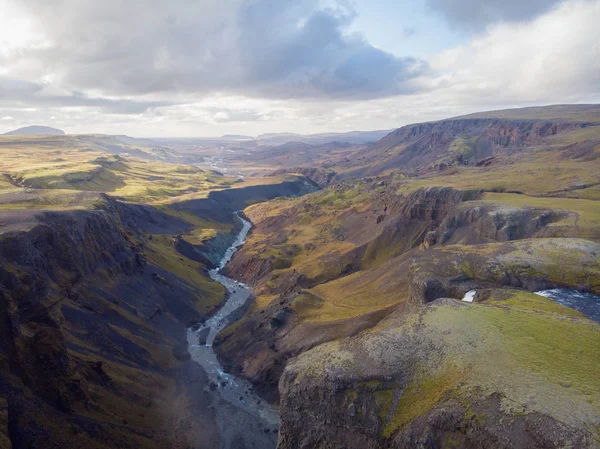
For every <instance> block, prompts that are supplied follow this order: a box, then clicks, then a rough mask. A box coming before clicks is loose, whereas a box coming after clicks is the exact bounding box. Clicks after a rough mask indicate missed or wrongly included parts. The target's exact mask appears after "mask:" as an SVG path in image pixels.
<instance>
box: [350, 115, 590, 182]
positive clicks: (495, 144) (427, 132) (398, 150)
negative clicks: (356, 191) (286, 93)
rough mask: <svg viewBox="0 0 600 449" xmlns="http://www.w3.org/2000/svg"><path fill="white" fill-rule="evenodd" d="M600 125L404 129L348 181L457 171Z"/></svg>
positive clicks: (459, 124) (472, 122) (453, 123)
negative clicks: (394, 173)
mask: <svg viewBox="0 0 600 449" xmlns="http://www.w3.org/2000/svg"><path fill="white" fill-rule="evenodd" d="M589 127H595V128H596V129H599V128H598V125H597V123H586V122H572V121H568V120H547V121H544V120H535V119H529V120H527V119H520V120H511V119H499V118H472V119H466V118H465V119H453V120H443V121H439V122H430V123H419V124H415V125H408V126H404V127H402V128H399V129H397V130H395V131H393V132H391V133H390V134H388V135H387V136H386V137H384V138H383V139H381V140H380V141H379V142H377V143H375V144H373V145H371V146H370V147H368V148H366V149H365V150H363V151H362V152H359V153H357V155H356V159H355V161H354V162H351V163H349V164H348V165H347V167H345V168H344V170H343V171H344V173H343V174H341V175H340V176H341V177H343V178H352V177H359V176H369V175H377V174H382V173H387V172H389V171H390V170H393V169H400V170H403V171H406V172H423V171H427V170H431V169H436V170H439V169H443V168H445V167H449V166H452V165H469V164H472V165H475V164H476V163H478V162H479V161H482V160H485V159H487V158H490V157H493V156H498V155H510V154H513V153H518V152H523V151H530V149H531V148H532V147H534V146H536V145H541V144H546V145H547V144H548V139H549V138H551V137H554V136H557V135H562V134H566V133H570V132H574V131H577V130H582V129H585V128H589Z"/></svg>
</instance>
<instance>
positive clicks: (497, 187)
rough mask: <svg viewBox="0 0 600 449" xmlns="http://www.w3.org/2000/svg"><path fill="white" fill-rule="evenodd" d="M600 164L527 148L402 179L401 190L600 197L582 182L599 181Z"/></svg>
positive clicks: (404, 192)
mask: <svg viewBox="0 0 600 449" xmlns="http://www.w3.org/2000/svg"><path fill="white" fill-rule="evenodd" d="M597 167H598V164H597V163H596V161H587V160H584V159H583V158H581V159H573V158H569V157H565V156H564V155H563V153H562V152H561V151H559V150H558V149H557V151H551V150H549V149H548V148H537V149H536V148H528V149H527V151H523V152H518V153H515V154H511V155H498V156H496V157H495V159H494V160H493V163H492V164H491V165H489V166H485V167H477V166H472V165H469V166H464V165H459V166H453V167H449V168H447V169H445V170H442V171H434V172H430V173H426V174H423V175H422V176H420V177H409V178H405V179H404V180H401V179H400V178H398V180H399V181H402V182H400V184H399V186H398V193H400V194H406V193H410V192H412V191H414V190H416V189H418V188H420V187H430V186H449V187H454V188H456V189H459V190H486V191H497V192H507V191H518V192H522V193H524V194H526V195H530V196H542V195H548V196H554V197H556V196H561V195H563V193H561V192H569V196H572V197H574V198H579V197H580V196H579V195H585V196H582V197H586V198H589V197H590V196H592V198H590V199H600V197H595V196H593V195H590V193H589V192H587V193H586V192H580V191H579V190H578V189H579V186H582V185H593V184H596V183H598V182H600V179H599V178H598V174H597V173H598V170H597Z"/></svg>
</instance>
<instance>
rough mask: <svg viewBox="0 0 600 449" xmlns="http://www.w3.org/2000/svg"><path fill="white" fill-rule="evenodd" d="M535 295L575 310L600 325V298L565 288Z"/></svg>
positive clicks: (543, 291) (544, 291)
mask: <svg viewBox="0 0 600 449" xmlns="http://www.w3.org/2000/svg"><path fill="white" fill-rule="evenodd" d="M535 293H536V294H537V295H541V296H545V297H546V298H550V299H551V300H553V301H556V302H557V303H559V304H562V305H563V306H567V307H570V308H571V309H575V310H577V311H579V312H581V313H583V314H584V315H585V316H587V317H588V318H589V319H591V320H594V321H597V322H598V323H600V296H597V295H594V294H592V293H585V292H580V291H578V290H572V289H565V288H556V289H553V290H542V291H539V292H535Z"/></svg>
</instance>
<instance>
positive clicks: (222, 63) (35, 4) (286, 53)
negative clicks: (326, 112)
mask: <svg viewBox="0 0 600 449" xmlns="http://www.w3.org/2000/svg"><path fill="white" fill-rule="evenodd" d="M22 2H23V4H25V5H26V7H28V8H29V10H30V11H31V13H32V14H33V15H35V17H37V19H38V21H39V26H40V28H41V29H42V30H43V31H44V32H45V33H46V35H47V36H48V38H49V40H50V41H51V43H52V46H51V48H49V49H45V48H44V49H32V50H30V51H28V52H25V55H24V56H23V57H27V56H29V57H31V58H33V59H35V60H36V61H40V62H41V64H40V66H41V67H42V69H41V70H53V71H56V72H57V73H63V74H64V77H63V81H64V82H65V83H67V85H69V86H71V88H72V89H73V90H76V91H84V92H85V91H87V90H89V89H97V90H100V91H102V92H104V93H105V94H107V95H111V96H112V95H141V94H166V93H183V94H200V95H202V94H205V93H209V92H228V93H239V94H244V95H254V96H259V97H265V98H340V99H346V98H361V99H368V98H379V97H385V96H390V95H396V94H402V93H409V92H414V91H415V90H417V86H416V83H415V82H414V80H415V79H416V78H418V77H419V76H420V75H422V74H423V73H425V72H426V71H427V64H426V63H425V62H424V61H422V60H419V59H415V58H400V57H396V56H394V55H392V54H390V53H386V52H384V51H382V50H379V49H377V48H375V47H373V46H372V45H370V44H369V43H368V42H367V41H366V40H365V39H364V38H362V37H360V36H356V35H347V34H345V32H344V31H345V29H346V28H345V27H346V26H347V25H349V23H350V22H351V21H352V19H353V12H352V11H351V10H348V9H347V8H346V9H343V8H341V7H339V8H338V9H335V10H334V9H320V8H319V2H318V1H317V0H303V1H297V0H221V1H217V0H206V1H202V2H200V1H191V0H173V1H170V2H156V3H154V4H153V7H148V2H147V1H144V0H130V1H128V2H122V1H120V0H119V1H117V0H104V1H102V2H98V1H96V0H93V1H92V0H85V1H82V0H60V1H59V0H22Z"/></svg>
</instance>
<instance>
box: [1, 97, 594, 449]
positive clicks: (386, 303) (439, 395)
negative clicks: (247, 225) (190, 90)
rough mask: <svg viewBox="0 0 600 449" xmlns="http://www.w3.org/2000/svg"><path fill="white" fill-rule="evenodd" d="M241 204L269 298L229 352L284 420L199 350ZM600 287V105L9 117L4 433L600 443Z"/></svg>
mask: <svg viewBox="0 0 600 449" xmlns="http://www.w3.org/2000/svg"><path fill="white" fill-rule="evenodd" d="M236 211H243V212H242V215H243V217H245V218H246V219H247V220H249V221H250V222H251V223H252V226H253V227H252V229H251V230H250V234H249V236H248V238H247V240H246V242H245V243H244V245H243V246H242V247H241V249H240V250H239V251H237V252H236V253H235V254H234V255H233V258H232V260H231V261H230V262H229V263H228V264H227V266H226V267H225V269H224V273H225V274H226V275H227V276H229V277H230V278H232V279H235V280H236V281H240V282H243V283H245V284H246V285H248V286H250V288H251V289H252V296H251V298H250V300H249V301H248V302H247V303H246V305H245V306H244V307H243V308H241V309H239V310H238V311H237V312H236V314H235V316H234V317H232V319H231V320H230V325H229V326H227V327H225V328H224V329H223V330H222V331H221V332H219V333H218V334H217V336H216V339H215V342H214V350H215V352H216V354H217V356H218V358H219V361H220V363H221V365H222V366H223V367H224V371H225V372H226V373H227V374H229V375H232V376H236V377H237V378H240V379H245V380H247V381H249V382H250V383H251V385H252V387H251V388H252V389H253V390H255V391H256V393H257V394H258V395H260V397H261V401H266V402H267V403H268V404H271V405H272V406H273V407H275V408H276V409H277V410H278V411H279V415H280V420H281V421H280V422H281V424H280V427H279V429H273V428H265V426H264V423H263V422H262V421H261V418H260V417H259V416H255V415H253V414H252V413H249V412H248V411H247V410H246V409H244V408H240V407H236V406H235V404H232V403H230V402H227V401H225V400H224V399H223V397H222V396H220V394H219V389H220V388H221V387H222V385H220V384H218V383H213V382H211V381H209V378H208V376H207V374H206V372H204V371H203V369H202V368H201V367H200V365H198V364H196V363H195V362H194V361H193V360H191V359H190V354H189V352H188V346H187V345H188V341H187V331H188V329H190V328H192V329H194V326H196V327H197V326H199V325H202V323H204V322H206V320H207V319H209V318H210V317H211V316H212V315H213V314H214V313H215V312H216V311H217V310H219V308H220V307H221V306H222V305H223V304H224V303H225V301H226V300H227V296H228V294H227V293H226V289H225V288H224V287H223V285H221V284H220V283H217V282H215V281H214V280H213V278H212V277H211V275H210V270H211V269H213V268H215V267H217V266H218V265H219V263H220V261H221V259H222V257H223V255H224V254H225V251H226V250H227V248H228V247H229V246H230V245H231V244H232V243H233V242H234V239H235V237H236V235H237V233H238V232H239V230H240V228H241V223H240V222H239V221H238V220H237V219H236V218H235V215H234V212H236ZM551 289H569V290H570V291H576V292H580V294H582V295H587V296H586V298H588V301H591V302H589V303H588V304H592V306H591V309H589V310H591V312H588V309H586V310H585V312H586V313H583V312H582V311H581V310H583V309H581V310H577V309H578V307H566V306H565V305H562V304H560V303H559V302H556V301H555V300H553V299H551V298H548V297H544V296H540V295H537V294H535V292H539V291H547V290H551ZM469 292H471V296H469ZM472 292H475V293H472ZM469 297H470V298H471V299H472V302H467V301H464V300H463V299H466V298H469ZM590 298H591V299H590ZM594 298H595V299H594ZM599 298H600V106H598V105H560V106H549V107H543V108H525V109H517V110H503V111H491V112H485V113H478V114H472V115H468V116H463V117H456V118H451V119H448V120H441V121H437V122H430V123H420V124H412V125H407V126H404V127H401V128H399V129H397V130H394V131H391V132H386V133H381V136H380V135H379V134H378V133H374V134H373V133H370V134H361V133H353V134H351V135H345V134H342V135H319V136H309V137H302V136H297V135H293V136H289V135H285V134H284V135H278V136H260V137H259V138H249V137H246V136H224V137H223V138H220V139H215V140H211V141H209V140H204V141H202V142H201V141H200V140H173V139H171V140H169V139H165V140H159V139H156V140H153V139H132V138H128V137H126V136H108V135H62V134H55V135H22V134H11V135H6V136H0V304H1V305H2V307H1V309H0V315H1V318H2V319H1V323H2V324H1V325H0V332H1V333H2V338H1V341H2V345H1V352H0V359H1V361H2V363H1V366H0V379H1V382H0V385H1V386H2V388H1V390H0V396H1V399H0V400H1V401H2V403H3V408H2V411H1V414H0V416H1V417H2V420H1V421H0V423H1V425H0V440H1V441H2V443H1V445H0V447H6V448H14V449H21V448H34V447H40V448H41V447H44V448H64V447H85V448H98V449H100V448H107V449H108V448H115V447H118V448H182V449H183V448H215V447H227V448H229V447H231V448H248V449H249V448H251V447H258V448H269V447H275V446H276V445H277V447H279V448H281V449H292V448H323V449H325V448H338V447H345V448H356V449H364V448H459V447H468V448H566V447H569V448H583V447H585V448H596V447H600V377H599V376H598V372H599V370H600V324H599V323H598V322H597V321H598V318H597V315H594V313H595V312H594V310H597V309H594V304H595V303H594V302H593V301H595V300H599V301H600V299H599ZM598 307H600V304H598ZM204 339H206V336H204ZM198 344H200V345H202V344H203V342H202V341H201V339H200V340H199V341H198ZM224 375H225V373H224ZM247 397H250V394H249V395H248V396H247ZM245 400H247V398H245V397H243V396H242V397H240V401H242V402H243V401H245ZM232 417H233V418H232Z"/></svg>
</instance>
